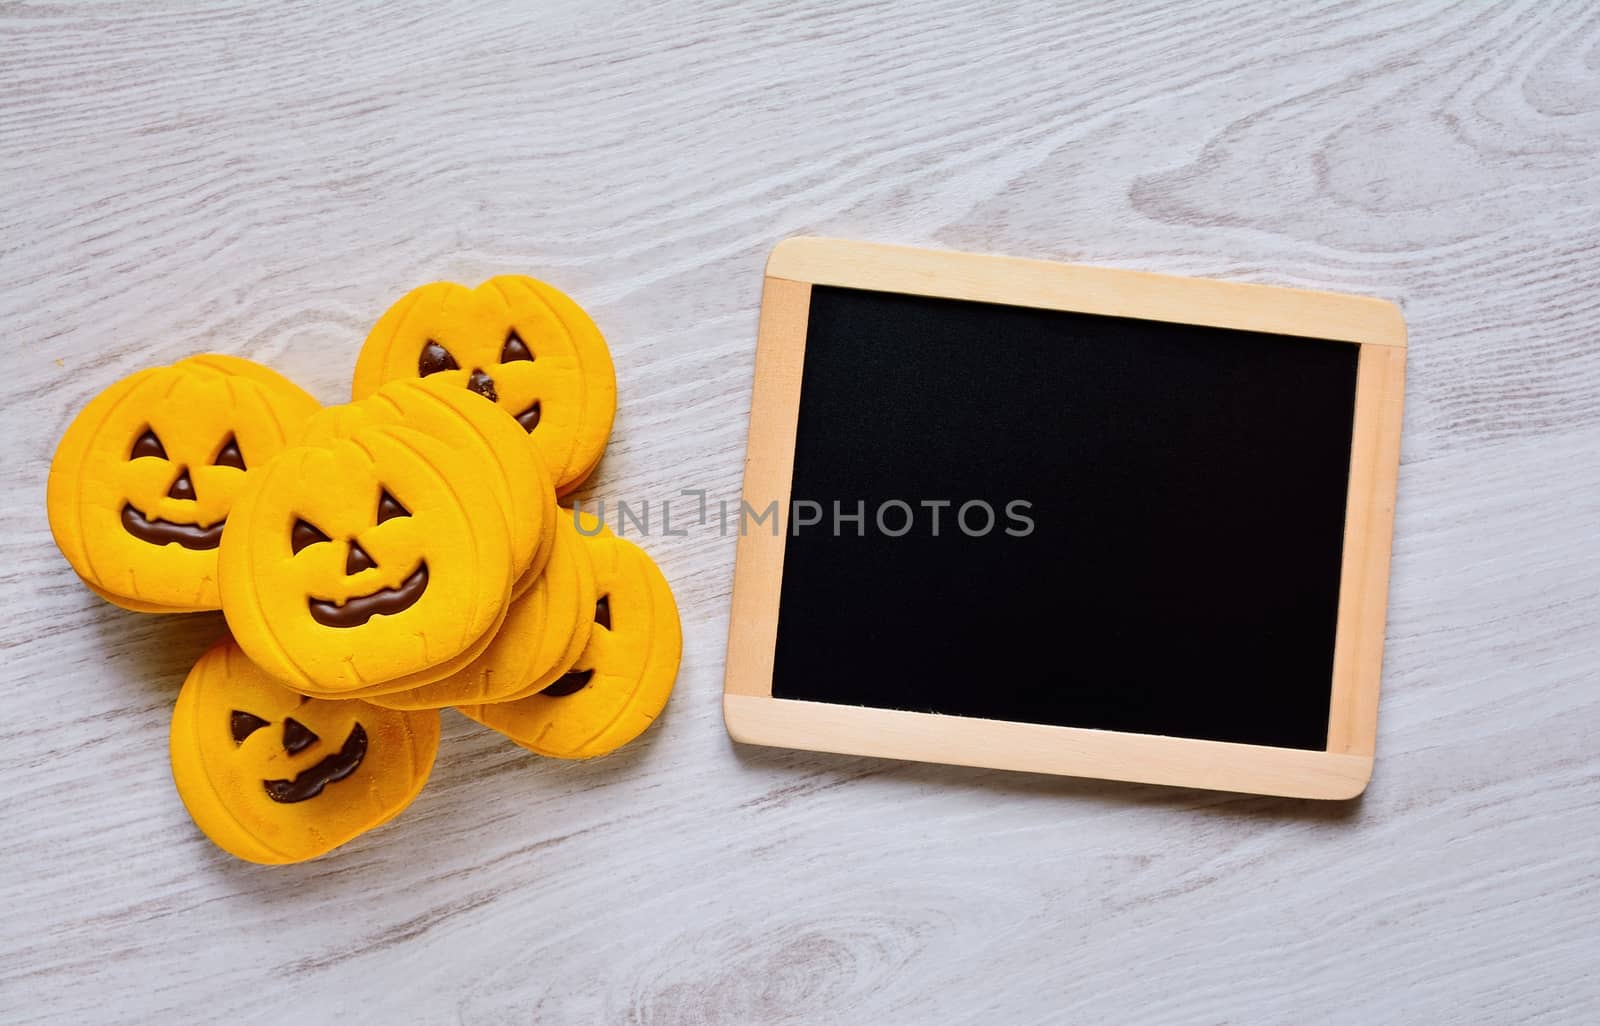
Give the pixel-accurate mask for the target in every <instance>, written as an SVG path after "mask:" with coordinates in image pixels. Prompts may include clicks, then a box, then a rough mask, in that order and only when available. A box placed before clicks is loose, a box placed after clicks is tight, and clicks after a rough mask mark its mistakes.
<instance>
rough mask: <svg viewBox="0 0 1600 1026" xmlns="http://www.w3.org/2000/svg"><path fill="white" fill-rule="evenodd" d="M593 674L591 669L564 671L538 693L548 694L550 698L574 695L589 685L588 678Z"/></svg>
mask: <svg viewBox="0 0 1600 1026" xmlns="http://www.w3.org/2000/svg"><path fill="white" fill-rule="evenodd" d="M593 676H594V671H593V670H573V671H572V672H571V673H565V674H562V675H561V676H560V677H557V678H556V682H555V683H554V684H552V685H550V686H549V687H547V688H545V689H544V690H543V691H541V692H539V694H541V695H549V696H550V697H551V698H565V697H566V696H567V695H575V694H577V693H578V692H580V691H582V690H583V689H584V688H586V687H588V686H589V678H591V677H593Z"/></svg>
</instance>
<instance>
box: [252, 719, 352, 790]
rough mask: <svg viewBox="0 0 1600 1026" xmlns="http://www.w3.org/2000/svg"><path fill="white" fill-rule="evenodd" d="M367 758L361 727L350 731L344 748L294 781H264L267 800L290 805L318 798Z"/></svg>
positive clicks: (297, 775)
mask: <svg viewBox="0 0 1600 1026" xmlns="http://www.w3.org/2000/svg"><path fill="white" fill-rule="evenodd" d="M366 757H367V732H366V729H365V728H363V727H362V726H361V724H359V723H358V724H356V725H355V726H354V727H353V728H351V730H350V736H349V737H347V738H345V739H344V747H343V748H340V749H339V750H338V751H337V752H334V753H333V754H332V755H330V756H328V757H327V758H325V759H323V760H322V761H321V762H319V763H317V764H316V765H315V766H312V767H311V768H309V769H307V770H304V771H302V772H301V773H299V774H296V776H295V778H294V779H293V780H263V781H262V782H261V786H262V787H264V788H266V789H267V797H268V798H271V799H272V800H273V801H275V802H283V803H285V804H289V803H292V802H303V801H305V800H306V799H307V798H315V797H316V796H317V795H319V794H321V793H322V789H323V788H325V787H327V786H328V785H329V784H331V783H333V782H334V781H336V780H343V779H344V778H345V777H348V776H349V775H350V774H352V773H354V772H355V771H356V767H357V766H359V765H361V760H362V759H364V758H366Z"/></svg>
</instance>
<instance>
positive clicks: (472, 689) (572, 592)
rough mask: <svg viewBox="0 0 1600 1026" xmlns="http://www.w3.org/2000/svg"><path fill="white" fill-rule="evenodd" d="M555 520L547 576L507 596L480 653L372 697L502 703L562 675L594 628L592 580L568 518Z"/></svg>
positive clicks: (427, 705)
mask: <svg viewBox="0 0 1600 1026" xmlns="http://www.w3.org/2000/svg"><path fill="white" fill-rule="evenodd" d="M560 512H561V513H562V514H565V513H566V510H561V511H560ZM556 520H557V521H558V525H557V528H556V545H555V552H554V553H553V554H552V555H551V557H550V562H549V564H548V565H547V566H546V567H545V571H544V573H543V574H541V575H540V576H539V578H538V579H537V580H536V581H535V582H534V584H533V587H532V588H531V589H530V590H529V591H528V593H527V594H526V595H523V596H522V597H521V598H518V599H513V600H512V602H511V608H510V610H508V611H507V612H506V619H505V622H504V623H502V624H501V625H500V630H499V631H498V632H496V634H495V638H494V640H493V641H491V642H490V643H489V647H488V648H485V649H484V650H483V653H482V654H481V655H479V656H478V658H476V659H474V660H473V661H472V662H471V663H469V664H467V665H466V666H465V667H463V668H462V669H460V670H458V671H457V672H455V673H453V674H451V675H450V676H448V677H446V678H444V679H443V680H439V681H435V682H434V683H432V684H424V685H423V686H422V687H419V688H412V689H411V690H409V691H394V692H389V693H386V694H378V695H374V696H372V697H371V698H370V701H372V702H375V703H377V704H378V705H382V706H385V707H387V708H390V709H442V708H444V707H445V706H450V705H462V704H464V703H478V702H502V701H506V700H507V699H510V698H512V697H517V696H520V695H522V694H524V693H526V694H532V693H535V692H538V691H542V690H544V689H545V688H546V687H548V686H550V684H551V683H553V682H554V681H555V680H556V678H557V677H560V676H561V675H562V674H563V673H565V672H567V670H568V669H570V668H571V667H572V665H573V663H575V662H576V661H577V660H578V658H579V657H580V656H581V655H582V654H583V650H584V646H586V645H587V644H588V642H589V633H590V630H591V629H592V627H593V626H594V622H593V619H592V614H593V611H594V604H595V598H596V595H595V577H594V568H593V566H592V565H591V563H590V560H589V552H588V545H587V543H586V541H585V539H584V538H583V537H582V536H581V535H579V534H578V531H577V529H576V528H575V527H574V526H573V524H572V519H571V517H570V516H566V515H563V516H560V517H557V518H556Z"/></svg>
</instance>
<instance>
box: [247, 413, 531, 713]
mask: <svg viewBox="0 0 1600 1026" xmlns="http://www.w3.org/2000/svg"><path fill="white" fill-rule="evenodd" d="M484 476H485V475H484V473H483V468H482V467H481V466H479V465H478V464H477V463H476V462H475V461H472V460H463V459H462V458H461V455H460V453H458V452H456V451H455V450H454V449H452V448H451V446H450V445H449V444H448V443H446V442H443V441H441V440H439V439H437V438H434V437H433V436H432V435H429V434H426V433H424V432H421V431H417V430H415V429H412V428H406V427H397V426H392V425H391V426H374V427H369V428H365V429H363V430H360V431H357V432H356V433H355V434H353V435H351V436H350V437H348V438H337V439H333V440H331V441H329V442H328V443H327V444H325V445H320V446H313V445H305V446H295V447H294V448H291V449H288V450H285V451H284V452H283V453H282V454H281V455H279V456H278V458H277V459H275V460H273V461H272V462H271V463H269V464H267V466H265V467H263V468H262V469H261V470H260V471H258V472H257V473H256V474H255V475H253V478H254V479H253V480H252V481H251V482H250V483H249V485H248V486H247V487H246V489H245V492H244V494H242V495H240V496H239V499H238V501H237V502H235V503H234V509H233V514H232V516H231V518H230V523H229V526H228V531H227V533H226V534H225V535H224V537H223V539H222V549H221V557H220V560H219V569H220V571H221V576H222V589H221V590H222V611H223V614H224V615H225V616H226V617H227V618H228V627H229V629H230V630H232V631H233V636H234V638H235V639H237V640H238V642H239V647H241V648H243V649H244V651H245V653H246V654H247V655H249V657H250V658H251V659H252V660H253V661H254V662H256V663H257V664H258V665H259V666H261V668H262V669H264V670H266V671H267V672H268V673H269V674H271V675H272V676H273V677H275V678H277V679H278V680H280V681H283V682H285V683H286V684H288V685H289V686H290V687H292V688H294V689H295V690H296V691H299V692H302V693H304V694H309V695H316V696H318V697H324V698H334V697H341V696H344V695H347V694H349V693H351V692H354V691H357V690H361V689H371V688H375V687H383V688H385V689H388V690H395V691H399V690H403V689H405V688H410V687H416V686H417V685H419V684H426V683H428V682H430V681H434V680H437V679H439V678H440V677H444V676H447V675H449V674H450V673H452V672H454V671H455V670H456V669H458V668H459V667H461V666H464V665H465V664H466V663H467V662H468V661H470V660H471V659H472V658H474V657H475V656H476V655H477V653H478V652H480V651H482V649H483V648H484V647H485V646H487V644H488V643H489V641H490V640H491V639H492V638H493V632H494V630H495V628H497V627H498V626H499V625H500V621H501V619H502V618H504V616H505V610H506V602H507V600H508V598H509V595H510V592H509V589H510V584H511V579H510V566H511V562H510V538H509V533H508V530H507V525H506V522H505V518H504V516H502V514H501V511H500V508H499V506H498V504H497V503H496V501H495V498H494V493H493V492H492V491H491V489H490V487H489V485H488V483H487V482H486V481H485V480H484Z"/></svg>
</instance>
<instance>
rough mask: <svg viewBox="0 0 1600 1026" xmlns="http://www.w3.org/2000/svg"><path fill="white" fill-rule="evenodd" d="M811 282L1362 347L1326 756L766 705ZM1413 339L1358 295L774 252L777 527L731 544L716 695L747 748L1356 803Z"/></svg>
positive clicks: (766, 354) (771, 410)
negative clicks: (729, 594)
mask: <svg viewBox="0 0 1600 1026" xmlns="http://www.w3.org/2000/svg"><path fill="white" fill-rule="evenodd" d="M813 284H824V285H838V286H842V287H847V288H862V289H872V290H878V291H892V292H904V293H910V294H914V295H933V296H948V297H953V298H960V299H970V300H974V301H979V302H994V303H1006V304H1010V305H1016V306H1031V307H1038V308H1043V309H1054V310H1077V311H1082V312H1088V313H1100V314H1106V315H1110V316H1131V317H1141V318H1144V319H1155V320H1167V321H1173V322H1177V323H1187V324H1205V325H1210V326H1214V327H1222V328H1235V329H1240V330H1249V331H1266V332H1272V333H1276V334H1301V333H1307V334H1314V335H1315V336H1317V337H1319V338H1331V339H1336V340H1342V341H1348V342H1354V343H1358V344H1359V346H1360V353H1359V356H1358V364H1357V380H1356V408H1355V415H1354V426H1353V434H1352V443H1351V466H1350V483H1349V499H1348V502H1347V506H1346V520H1345V542H1344V554H1343V564H1342V567H1341V577H1340V600H1339V609H1338V623H1337V627H1336V641H1335V652H1334V671H1333V687H1332V699H1331V704H1330V708H1329V730H1328V738H1329V744H1328V750H1327V751H1322V752H1318V751H1303V750H1298V749H1282V748H1268V747H1264V746H1256V745H1236V744H1225V743H1222V742H1214V741H1200V740H1195V739H1190V738H1171V737H1157V736H1154V735H1144V734H1123V733H1114V732H1108V731H1095V730H1083V729H1080V728H1071V727H1055V726H1046V725H1038V724H1023V723H1009V722H1000V721H994V720H978V719H973V718H967V717H948V716H935V715H930V714H924V713H909V712H899V711H895V710H883V709H868V708H857V707H846V706H832V705H827V704H823V703H812V702H794V701H785V700H782V699H775V698H773V697H772V664H773V655H774V651H773V647H774V642H775V640H776V637H777V620H778V599H779V590H780V587H781V583H782V573H783V554H784V548H785V546H784V540H785V539H786V538H787V536H788V531H789V520H788V514H789V498H790V495H789V489H790V485H791V483H792V475H793V466H794V439H795V429H796V423H797V416H798V412H799V398H800V379H801V374H802V371H803V368H804V358H805V340H806V326H807V322H808V319H809V311H810V299H811V287H812V285H813ZM1308 324H1310V325H1315V330H1314V331H1312V330H1308V328H1307V327H1306V326H1307V325H1308ZM1405 346H1406V332H1405V322H1404V318H1403V317H1402V316H1401V314H1400V311H1399V308H1398V307H1396V306H1394V304H1392V303H1388V302H1385V301H1383V300H1378V299H1372V298H1368V297H1362V296H1347V295H1340V294H1336V293H1327V292H1312V291H1306V290H1301V289H1287V288H1279V287H1275V286H1265V285H1250V284H1243V283H1238V282H1224V281H1213V280H1210V279H1199V278H1181V277H1173V276H1169V275H1159V274H1149V273H1145V272H1140V271H1124V270H1115V269H1111V268H1101V267H1083V266H1076V265H1069V264H1058V263H1052V262H1049V261H1041V260H1023V259H1017V258H1012V257H994V256H981V255H975V254H967V253H953V252H941V251H933V250H922V249H914V248H910V247H903V246H887V245H880V244H876V243H862V242H850V241H844V240H838V239H817V238H795V239H787V240H785V241H783V242H781V243H779V244H778V246H776V247H775V248H774V249H773V251H772V254H771V256H770V257H769V259H768V262H767V275H766V279H765V285H764V289H763V293H762V304H761V320H760V327H759V331H758V340H757V348H756V361H755V382H754V387H753V389H752V395H751V413H750V435H749V441H748V444H747V448H746V454H745V478H744V489H743V494H742V499H743V501H745V502H746V503H748V504H749V505H750V506H751V508H752V509H754V510H757V511H759V510H763V509H765V508H766V506H767V504H769V503H772V502H773V501H776V503H777V516H776V517H775V518H774V520H773V525H774V526H773V528H772V529H768V528H767V527H766V525H765V524H763V525H762V526H761V527H759V528H757V529H753V530H750V531H749V532H748V533H743V532H742V533H741V535H740V537H739V540H738V547H737V551H736V555H735V571H734V584H733V602H732V610H731V614H730V618H729V627H728V655H727V665H726V671H725V678H724V701H723V715H724V720H725V722H726V724H727V728H728V732H729V734H730V736H732V737H733V738H734V739H735V740H736V741H741V742H745V743H750V744H765V745H776V746H780V747H787V748H802V749H810V750H816V751H832V752H844V753H847V754H860V755H879V756H885V757H889V758H902V759H912V760H920V761H934V762H949V763H957V764H961V765H974V766H990V767H995V768H1002V769H1021V770H1031V771H1035V772H1044V773H1058V774H1068V775H1075V776H1091V777H1102V778H1108V779H1114V780H1130V781H1138V782H1144V783H1160V784H1176V785H1180V786H1188V787H1203V788H1215V789H1219V790H1230V791H1243V792H1250V793H1259V794H1274V795H1287V796H1293V797H1304V798H1350V797H1354V796H1355V795H1358V794H1360V793H1361V791H1362V790H1363V789H1364V788H1365V787H1366V784H1367V781H1368V779H1369V778H1370V776H1371V770H1372V761H1373V753H1374V750H1375V742H1376V734H1377V710H1378V690H1379V679H1380V676H1381V671H1382V658H1383V635H1384V622H1385V614H1386V609H1387V599H1388V568H1389V555H1390V545H1391V541H1392V536H1393V514H1394V501H1395V485H1396V476H1397V470H1398V464H1399V447H1400V418H1401V411H1402V406H1403V391H1404V380H1405ZM740 522H741V524H743V523H744V521H743V519H742V518H741V521H740Z"/></svg>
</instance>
